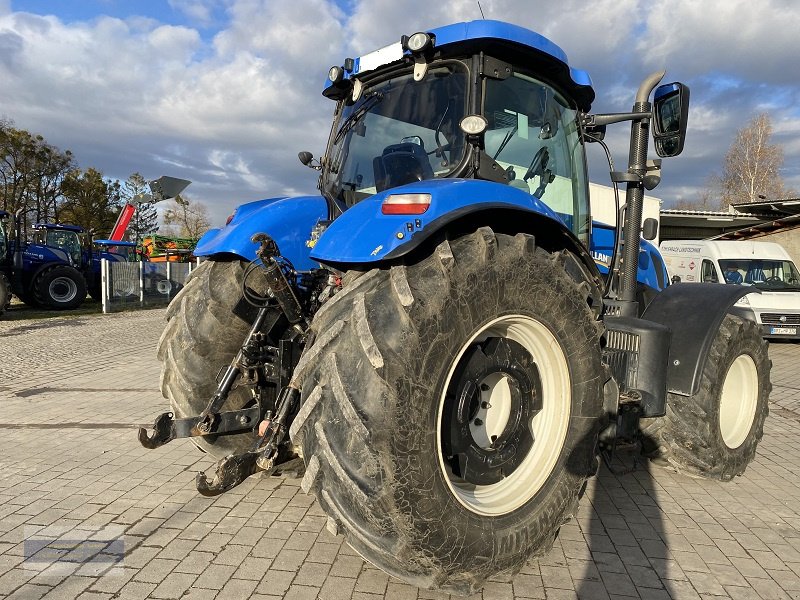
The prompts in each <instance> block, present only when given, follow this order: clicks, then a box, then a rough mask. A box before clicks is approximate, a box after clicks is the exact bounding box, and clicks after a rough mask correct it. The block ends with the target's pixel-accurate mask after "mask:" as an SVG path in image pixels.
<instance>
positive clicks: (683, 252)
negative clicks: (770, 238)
mask: <svg viewBox="0 0 800 600" xmlns="http://www.w3.org/2000/svg"><path fill="white" fill-rule="evenodd" d="M660 249H661V254H662V256H663V257H664V262H665V264H666V265H667V271H668V272H669V276H670V279H671V280H672V281H673V282H677V281H681V282H700V281H703V282H707V283H728V284H738V285H752V286H753V287H756V288H758V289H759V290H761V293H760V294H748V295H747V296H745V297H744V298H742V299H741V300H740V301H739V302H737V303H736V307H737V308H738V309H740V310H747V309H748V308H749V309H750V311H752V313H753V315H754V317H755V320H756V321H757V322H758V324H759V325H761V329H762V332H763V334H764V336H765V337H782V338H798V339H800V333H798V332H800V273H799V272H798V270H797V267H796V266H795V265H794V263H793V262H792V259H791V258H790V257H789V255H788V254H787V253H786V250H784V249H783V248H782V247H781V246H779V245H778V244H775V243H773V242H751V241H713V240H669V241H665V242H661V246H660Z"/></svg>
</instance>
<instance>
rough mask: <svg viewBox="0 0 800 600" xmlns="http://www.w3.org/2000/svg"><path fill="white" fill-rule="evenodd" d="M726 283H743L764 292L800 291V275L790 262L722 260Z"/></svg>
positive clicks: (754, 259)
mask: <svg viewBox="0 0 800 600" xmlns="http://www.w3.org/2000/svg"><path fill="white" fill-rule="evenodd" d="M719 266H720V267H721V268H722V274H723V276H724V278H725V283H742V284H745V285H752V286H755V287H757V288H759V289H762V290H770V291H793V292H795V291H800V273H798V271H797V267H795V266H794V263H793V262H792V261H790V260H767V259H758V258H753V259H736V260H720V261H719Z"/></svg>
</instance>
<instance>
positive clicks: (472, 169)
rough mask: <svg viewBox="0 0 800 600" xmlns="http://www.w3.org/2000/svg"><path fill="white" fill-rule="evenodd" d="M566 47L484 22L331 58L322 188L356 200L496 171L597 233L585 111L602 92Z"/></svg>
mask: <svg viewBox="0 0 800 600" xmlns="http://www.w3.org/2000/svg"><path fill="white" fill-rule="evenodd" d="M462 30H466V31H462ZM478 38H481V40H482V43H481V44H480V48H478V47H477V45H476V43H475V40H476V39H478ZM487 38H489V40H492V38H496V40H495V41H488V42H487ZM500 39H503V40H504V41H503V42H502V43H501V42H500ZM562 55H563V52H562V51H561V50H560V49H559V48H558V47H557V46H555V45H554V44H552V43H550V42H548V41H547V40H545V39H544V38H542V37H541V36H539V35H537V34H535V33H533V32H531V31H528V30H525V29H522V28H520V27H516V26H513V25H509V24H505V23H497V22H494V21H481V22H474V23H461V24H458V25H453V26H449V27H444V28H441V29H438V30H433V31H431V32H429V33H417V34H414V35H412V36H410V37H407V36H404V37H403V38H402V40H401V41H400V42H397V43H395V44H393V45H391V46H388V47H386V48H383V49H381V50H378V51H376V52H374V53H372V54H368V55H366V56H362V57H360V58H359V59H355V60H353V59H347V60H345V61H344V66H342V67H338V66H337V67H332V68H331V70H330V72H329V77H328V82H327V85H326V88H325V90H324V91H323V94H324V95H325V96H327V97H329V98H332V99H334V100H336V101H337V108H336V116H335V119H334V123H333V128H332V131H331V135H330V138H329V143H328V149H327V152H326V155H325V157H324V158H323V159H322V161H321V165H320V167H321V170H322V179H321V186H322V191H323V194H324V195H325V196H326V197H327V198H329V200H331V201H333V202H335V203H336V204H337V205H338V207H339V208H341V209H346V208H349V207H351V206H353V205H354V204H356V203H358V202H360V201H362V200H364V199H365V198H367V197H369V196H371V195H374V194H377V193H380V192H383V191H385V190H389V189H392V188H396V187H399V186H403V185H406V184H409V183H414V182H417V181H423V180H430V179H441V178H465V179H483V180H489V181H494V182H498V183H503V184H507V185H509V186H511V187H514V188H516V189H519V190H520V191H521V192H524V193H525V194H527V195H529V197H531V198H535V199H538V200H541V201H542V202H543V203H544V204H545V205H547V206H548V207H549V208H551V209H552V210H553V211H554V212H555V213H557V215H558V216H559V217H560V218H561V220H562V221H563V222H564V223H565V225H566V226H567V227H568V228H569V229H570V230H572V232H573V233H574V234H575V235H576V236H578V237H579V238H582V240H583V241H584V243H586V242H588V233H589V229H588V228H589V222H590V219H589V198H588V183H587V176H586V164H585V160H584V155H583V145H582V143H581V129H580V119H579V115H580V112H581V111H586V110H588V109H589V107H590V103H591V101H592V99H593V98H594V92H593V91H592V88H591V81H590V79H589V76H588V75H587V74H586V73H584V72H583V71H578V70H575V69H569V68H567V67H566V66H565V62H566V57H565V56H562ZM309 158H310V157H309ZM301 159H302V157H301ZM304 162H305V161H304Z"/></svg>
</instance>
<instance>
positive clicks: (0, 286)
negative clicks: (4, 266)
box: [0, 273, 11, 316]
mask: <svg viewBox="0 0 800 600" xmlns="http://www.w3.org/2000/svg"><path fill="white" fill-rule="evenodd" d="M9 306H11V282H10V281H9V280H8V277H6V275H5V273H0V316H2V315H3V313H4V312H6V310H8V307H9Z"/></svg>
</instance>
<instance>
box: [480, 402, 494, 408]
mask: <svg viewBox="0 0 800 600" xmlns="http://www.w3.org/2000/svg"><path fill="white" fill-rule="evenodd" d="M481 408H492V405H491V404H489V403H488V402H486V401H485V400H484V401H483V402H481Z"/></svg>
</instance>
